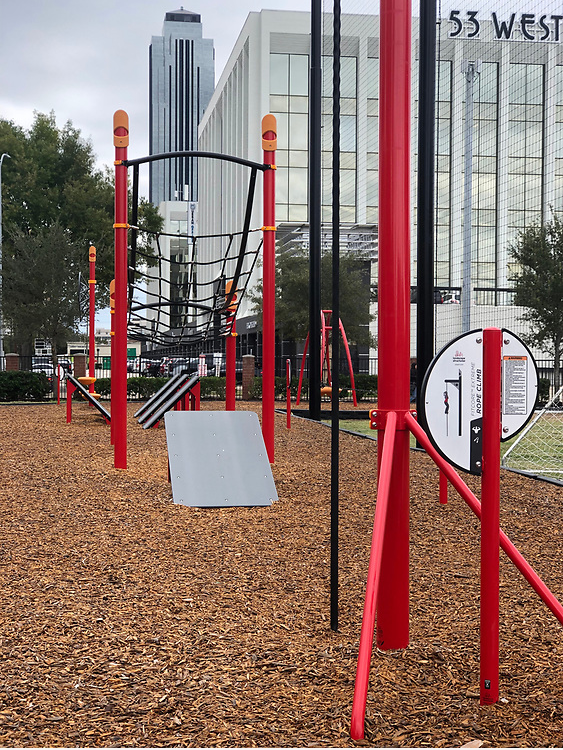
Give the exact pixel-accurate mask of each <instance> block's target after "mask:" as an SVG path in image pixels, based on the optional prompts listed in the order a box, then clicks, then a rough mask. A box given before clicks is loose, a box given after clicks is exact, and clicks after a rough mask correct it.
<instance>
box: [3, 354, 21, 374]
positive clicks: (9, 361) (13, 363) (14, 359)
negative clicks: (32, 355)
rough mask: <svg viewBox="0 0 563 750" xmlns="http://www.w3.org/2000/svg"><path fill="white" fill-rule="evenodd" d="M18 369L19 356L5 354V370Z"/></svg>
mask: <svg viewBox="0 0 563 750" xmlns="http://www.w3.org/2000/svg"><path fill="white" fill-rule="evenodd" d="M19 369H20V355H19V354H6V370H11V371H12V372H13V371H14V370H19Z"/></svg>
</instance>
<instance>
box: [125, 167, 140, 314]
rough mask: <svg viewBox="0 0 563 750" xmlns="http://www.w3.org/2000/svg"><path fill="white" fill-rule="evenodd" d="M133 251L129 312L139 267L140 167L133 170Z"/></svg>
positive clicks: (130, 260) (130, 270) (131, 257)
mask: <svg viewBox="0 0 563 750" xmlns="http://www.w3.org/2000/svg"><path fill="white" fill-rule="evenodd" d="M131 201H132V204H131V224H132V225H133V226H132V227H131V250H130V253H129V265H128V270H129V279H128V286H129V290H128V291H129V293H128V299H129V310H131V303H132V302H133V284H134V283H135V268H136V267H137V224H138V221H139V165H138V164H136V165H135V166H134V168H133V186H132V190H131Z"/></svg>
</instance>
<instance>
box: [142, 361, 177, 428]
mask: <svg viewBox="0 0 563 750" xmlns="http://www.w3.org/2000/svg"><path fill="white" fill-rule="evenodd" d="M184 375H185V373H183V372H180V373H178V375H174V377H173V378H170V380H167V381H166V383H165V384H164V385H163V386H161V387H160V388H159V389H158V391H157V392H156V393H153V395H152V396H151V397H150V398H149V400H148V401H145V403H144V404H143V405H142V406H141V407H140V408H139V409H137V411H136V412H135V413H134V414H133V416H134V417H135V418H137V417H138V416H139V415H140V414H142V413H143V412H144V411H146V410H147V409H148V408H149V407H150V406H151V404H154V402H155V401H156V400H157V399H159V398H160V397H161V395H162V394H163V393H164V392H165V391H167V390H168V389H169V388H171V387H172V386H173V384H174V383H179V382H180V380H181V379H182V378H183V377H184Z"/></svg>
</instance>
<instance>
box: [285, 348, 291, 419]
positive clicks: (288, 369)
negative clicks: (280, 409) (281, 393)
mask: <svg viewBox="0 0 563 750" xmlns="http://www.w3.org/2000/svg"><path fill="white" fill-rule="evenodd" d="M285 406H286V412H287V419H286V427H287V429H288V430H291V361H290V360H289V359H286V360H285Z"/></svg>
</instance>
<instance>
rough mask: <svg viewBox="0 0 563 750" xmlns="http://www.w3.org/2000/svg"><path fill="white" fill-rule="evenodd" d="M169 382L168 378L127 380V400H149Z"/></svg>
mask: <svg viewBox="0 0 563 750" xmlns="http://www.w3.org/2000/svg"><path fill="white" fill-rule="evenodd" d="M167 382H168V378H144V377H139V378H127V398H131V399H141V400H145V399H148V398H150V397H151V396H153V395H154V394H155V393H156V392H157V391H158V390H159V389H160V388H162V386H163V385H164V384H165V383H167Z"/></svg>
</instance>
